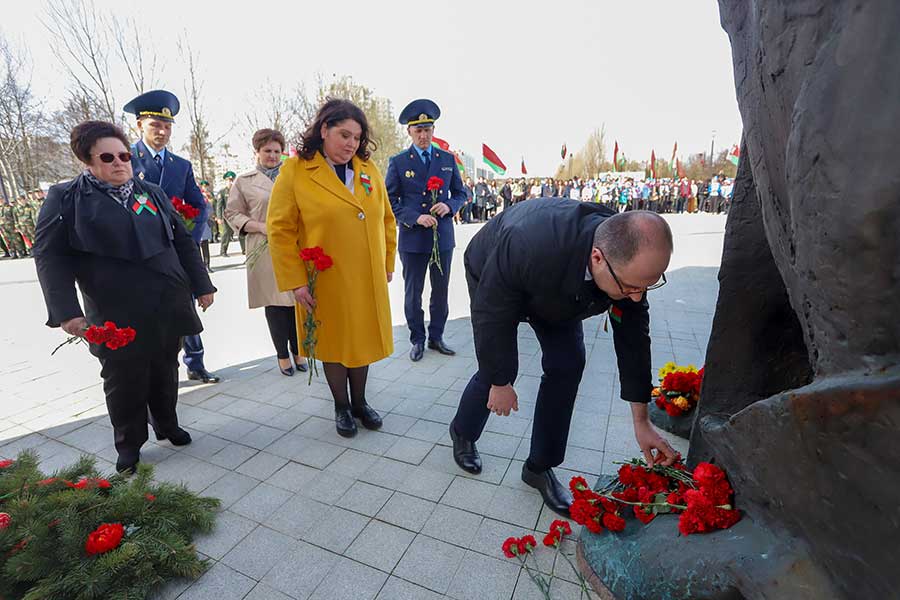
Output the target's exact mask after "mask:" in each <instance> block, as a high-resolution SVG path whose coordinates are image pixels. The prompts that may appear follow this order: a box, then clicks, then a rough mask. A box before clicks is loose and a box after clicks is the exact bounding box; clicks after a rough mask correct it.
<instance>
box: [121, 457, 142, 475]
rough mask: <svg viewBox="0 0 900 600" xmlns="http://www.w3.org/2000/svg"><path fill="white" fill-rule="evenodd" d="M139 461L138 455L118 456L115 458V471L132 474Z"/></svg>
mask: <svg viewBox="0 0 900 600" xmlns="http://www.w3.org/2000/svg"><path fill="white" fill-rule="evenodd" d="M139 461H140V455H138V457H137V458H128V457H122V456H120V457H119V458H118V459H117V460H116V473H122V474H123V475H134V474H135V472H137V464H138V462H139Z"/></svg>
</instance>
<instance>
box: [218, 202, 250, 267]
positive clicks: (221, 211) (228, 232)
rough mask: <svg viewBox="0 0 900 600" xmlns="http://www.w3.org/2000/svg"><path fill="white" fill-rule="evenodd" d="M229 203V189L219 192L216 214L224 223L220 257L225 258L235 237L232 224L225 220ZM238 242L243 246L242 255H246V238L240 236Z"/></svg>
mask: <svg viewBox="0 0 900 600" xmlns="http://www.w3.org/2000/svg"><path fill="white" fill-rule="evenodd" d="M227 203H228V188H223V189H221V190H219V195H218V196H217V197H216V206H215V213H216V218H217V219H219V221H221V223H222V237H221V245H220V246H219V256H225V255H226V254H228V244H230V243H231V240H232V238H233V237H234V230H233V229H232V228H231V224H230V223H228V221H226V220H225V205H226V204H227ZM237 237H238V242H239V243H240V244H241V254H244V252H245V250H244V236H242V235H238V236H237Z"/></svg>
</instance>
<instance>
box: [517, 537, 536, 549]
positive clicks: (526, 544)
mask: <svg viewBox="0 0 900 600" xmlns="http://www.w3.org/2000/svg"><path fill="white" fill-rule="evenodd" d="M518 546H519V554H528V553H529V552H531V551H532V550H534V549H535V548H537V540H536V539H534V536H533V535H526V536H524V537H522V538H519V543H518Z"/></svg>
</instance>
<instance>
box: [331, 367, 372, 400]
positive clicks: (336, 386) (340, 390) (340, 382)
mask: <svg viewBox="0 0 900 600" xmlns="http://www.w3.org/2000/svg"><path fill="white" fill-rule="evenodd" d="M322 367H323V368H324V369H325V379H326V380H327V381H328V387H329V388H331V395H332V396H333V397H334V406H335V408H337V409H340V410H345V409H347V408H350V406H351V404H352V406H354V407H362V406H364V405H365V404H366V380H367V379H368V378H369V366H368V365H366V366H365V367H355V368H352V369H349V368H347V367H345V366H344V365H342V364H341V363H328V362H323V363H322ZM348 383H349V387H350V394H349V396H348V394H347V385H348Z"/></svg>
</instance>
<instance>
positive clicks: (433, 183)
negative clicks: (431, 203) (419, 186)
mask: <svg viewBox="0 0 900 600" xmlns="http://www.w3.org/2000/svg"><path fill="white" fill-rule="evenodd" d="M442 187H444V180H443V179H441V178H440V177H429V178H428V183H426V184H425V189H426V190H428V191H429V192H434V191H437V190H440V189H441V188H442Z"/></svg>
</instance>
